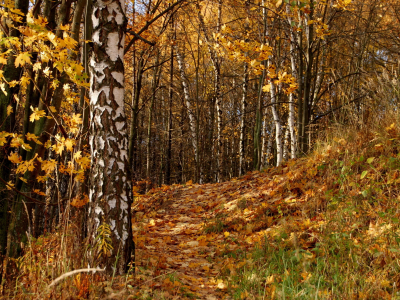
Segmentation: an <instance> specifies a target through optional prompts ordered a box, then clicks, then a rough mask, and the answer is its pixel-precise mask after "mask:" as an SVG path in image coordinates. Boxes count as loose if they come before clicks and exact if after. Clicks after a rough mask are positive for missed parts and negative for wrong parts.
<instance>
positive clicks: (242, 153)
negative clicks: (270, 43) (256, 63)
mask: <svg viewBox="0 0 400 300" xmlns="http://www.w3.org/2000/svg"><path fill="white" fill-rule="evenodd" d="M248 68H249V66H248V64H247V62H246V63H244V74H243V81H244V82H243V89H242V103H241V106H242V107H241V113H242V117H241V119H240V142H239V176H242V175H243V174H244V159H245V137H246V122H245V118H246V107H247V82H248V80H249V74H248Z"/></svg>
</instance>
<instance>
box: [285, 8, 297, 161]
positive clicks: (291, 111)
mask: <svg viewBox="0 0 400 300" xmlns="http://www.w3.org/2000/svg"><path fill="white" fill-rule="evenodd" d="M286 13H287V14H288V16H289V17H288V23H289V31H290V64H291V68H292V76H293V77H294V78H295V79H296V80H297V79H298V76H297V68H296V37H295V33H294V31H293V27H292V19H291V18H290V5H289V4H287V5H286ZM294 120H295V108H294V95H293V93H290V94H289V117H288V125H289V132H290V157H291V158H296V153H297V149H296V146H297V145H296V141H297V137H296V132H295V124H294Z"/></svg>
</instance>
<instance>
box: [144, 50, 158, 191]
mask: <svg viewBox="0 0 400 300" xmlns="http://www.w3.org/2000/svg"><path fill="white" fill-rule="evenodd" d="M159 57H160V52H157V58H156V65H158V62H159ZM160 71H161V67H155V68H154V75H153V86H152V95H151V102H150V107H149V119H148V125H147V145H146V150H147V151H146V179H147V180H150V176H151V174H150V164H151V160H150V150H151V147H150V142H151V125H152V116H153V108H154V102H155V99H156V92H157V86H158V82H159V79H160V74H159V73H161V72H160ZM148 190H149V184H146V191H148Z"/></svg>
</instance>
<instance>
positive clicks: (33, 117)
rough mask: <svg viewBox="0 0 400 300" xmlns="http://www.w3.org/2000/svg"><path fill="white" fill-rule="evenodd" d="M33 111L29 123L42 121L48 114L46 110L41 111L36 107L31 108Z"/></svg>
mask: <svg viewBox="0 0 400 300" xmlns="http://www.w3.org/2000/svg"><path fill="white" fill-rule="evenodd" d="M31 110H32V111H33V113H32V114H31V116H30V117H29V121H31V122H34V121H35V120H36V121H37V120H40V118H43V117H44V116H45V115H46V112H45V111H44V110H39V108H37V107H35V108H33V107H32V106H31Z"/></svg>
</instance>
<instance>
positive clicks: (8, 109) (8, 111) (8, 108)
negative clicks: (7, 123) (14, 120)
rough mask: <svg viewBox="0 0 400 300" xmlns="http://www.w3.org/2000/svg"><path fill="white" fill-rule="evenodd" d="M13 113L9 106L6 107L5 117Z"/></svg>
mask: <svg viewBox="0 0 400 300" xmlns="http://www.w3.org/2000/svg"><path fill="white" fill-rule="evenodd" d="M12 112H13V108H12V106H11V105H8V106H7V116H9V115H11V113H12Z"/></svg>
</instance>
